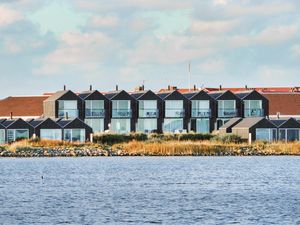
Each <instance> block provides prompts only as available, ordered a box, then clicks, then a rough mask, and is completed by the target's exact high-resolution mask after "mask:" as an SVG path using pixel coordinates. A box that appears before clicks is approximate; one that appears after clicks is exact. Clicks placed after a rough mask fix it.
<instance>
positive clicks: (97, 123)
mask: <svg viewBox="0 0 300 225" xmlns="http://www.w3.org/2000/svg"><path fill="white" fill-rule="evenodd" d="M84 121H85V123H86V124H87V125H89V126H90V127H91V128H92V129H93V132H94V133H97V132H103V131H104V119H85V120H84Z"/></svg>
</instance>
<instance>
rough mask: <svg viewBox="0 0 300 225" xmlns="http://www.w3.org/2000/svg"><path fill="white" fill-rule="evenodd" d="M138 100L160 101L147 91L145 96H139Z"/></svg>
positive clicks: (156, 96)
mask: <svg viewBox="0 0 300 225" xmlns="http://www.w3.org/2000/svg"><path fill="white" fill-rule="evenodd" d="M138 100H157V101H162V99H161V98H160V97H159V96H158V95H156V94H155V93H154V92H152V91H150V90H149V91H147V92H146V93H145V94H143V95H141V96H140V97H139V98H138Z"/></svg>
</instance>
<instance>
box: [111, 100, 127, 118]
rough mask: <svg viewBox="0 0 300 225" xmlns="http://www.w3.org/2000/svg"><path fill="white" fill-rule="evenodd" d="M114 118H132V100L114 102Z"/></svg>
mask: <svg viewBox="0 0 300 225" xmlns="http://www.w3.org/2000/svg"><path fill="white" fill-rule="evenodd" d="M112 116H113V117H131V106H130V100H113V101H112Z"/></svg>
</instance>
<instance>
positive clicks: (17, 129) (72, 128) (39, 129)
mask: <svg viewBox="0 0 300 225" xmlns="http://www.w3.org/2000/svg"><path fill="white" fill-rule="evenodd" d="M92 132H93V131H92V128H91V127H89V126H88V125H86V124H85V123H84V122H83V121H82V120H80V119H79V118H75V119H72V120H70V119H57V120H52V119H50V118H45V119H43V118H40V119H31V120H27V121H26V120H23V119H21V118H19V119H1V120H0V144H4V143H11V142H14V141H17V140H20V139H29V138H34V137H38V138H41V139H47V140H58V141H60V140H64V141H70V142H85V141H87V140H90V137H91V134H92Z"/></svg>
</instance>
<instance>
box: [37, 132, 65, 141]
mask: <svg viewBox="0 0 300 225" xmlns="http://www.w3.org/2000/svg"><path fill="white" fill-rule="evenodd" d="M61 133H62V132H61V129H41V139H46V140H57V141H60V140H61Z"/></svg>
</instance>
